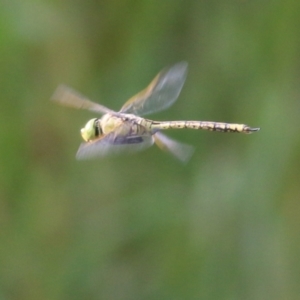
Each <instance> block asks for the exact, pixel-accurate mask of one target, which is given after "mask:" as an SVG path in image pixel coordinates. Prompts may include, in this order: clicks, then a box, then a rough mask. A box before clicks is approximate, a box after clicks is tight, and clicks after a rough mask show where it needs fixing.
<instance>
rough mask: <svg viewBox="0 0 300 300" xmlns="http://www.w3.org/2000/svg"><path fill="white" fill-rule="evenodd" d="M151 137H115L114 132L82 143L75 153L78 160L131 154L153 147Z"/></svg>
mask: <svg viewBox="0 0 300 300" xmlns="http://www.w3.org/2000/svg"><path fill="white" fill-rule="evenodd" d="M153 143H154V141H153V137H152V135H150V134H149V135H143V136H138V135H136V136H133V135H132V136H116V134H115V133H114V132H112V133H109V134H108V135H106V136H104V137H102V138H100V139H98V140H96V141H93V142H88V143H82V144H81V145H80V147H79V149H78V151H77V154H76V158H77V159H78V160H83V159H90V158H95V157H103V156H108V155H116V154H120V153H133V152H138V151H141V150H144V149H146V148H148V147H150V146H151V145H153Z"/></svg>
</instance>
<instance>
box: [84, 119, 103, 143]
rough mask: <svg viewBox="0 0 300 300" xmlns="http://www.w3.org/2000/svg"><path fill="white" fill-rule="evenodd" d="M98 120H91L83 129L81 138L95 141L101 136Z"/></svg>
mask: <svg viewBox="0 0 300 300" xmlns="http://www.w3.org/2000/svg"><path fill="white" fill-rule="evenodd" d="M96 120H97V119H96V118H95V119H91V120H89V121H88V122H87V123H86V125H85V126H84V128H82V129H81V131H80V132H81V136H82V138H83V139H84V140H85V141H86V142H89V141H93V140H94V139H95V138H96V137H97V136H98V135H99V129H98V126H97V125H96Z"/></svg>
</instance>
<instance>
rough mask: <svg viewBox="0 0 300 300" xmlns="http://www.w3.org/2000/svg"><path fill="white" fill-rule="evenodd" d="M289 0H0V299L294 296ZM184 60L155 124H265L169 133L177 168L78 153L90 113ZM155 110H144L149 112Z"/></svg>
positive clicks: (295, 201) (297, 192) (293, 47)
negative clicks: (82, 100) (87, 108)
mask: <svg viewBox="0 0 300 300" xmlns="http://www.w3.org/2000/svg"><path fill="white" fill-rule="evenodd" d="M299 8H300V7H299V2H297V1H294V0H289V1H264V2H261V1H251V2H247V1H233V0H231V1H229V0H228V1H213V2H211V1H179V0H176V1H148V0H145V1H140V2H137V1H116V0H115V1H101V2H99V3H97V2H94V1H84V2H83V1H76V2H74V1H72V2H71V1H64V2H59V1H45V0H40V1H33V0H30V1H26V2H21V1H4V2H2V3H1V10H0V45H1V46H0V69H1V74H2V75H1V81H0V87H1V91H2V102H1V103H2V106H1V110H0V133H1V146H0V166H1V167H0V168H1V172H0V222H1V231H0V242H1V247H0V263H1V269H0V299H31V300H32V299H172V300H173V299H298V295H299V292H300V291H299V284H298V282H299V279H300V278H299V268H300V262H299V258H298V256H299V255H298V254H299V250H300V249H299V248H300V243H299V238H298V236H299V231H300V223H299V219H300V218H299V213H300V211H299V210H300V205H299V199H300V189H299V184H298V181H299V175H300V174H299V163H298V162H299V153H300V152H299V147H300V140H299V137H298V136H299V135H298V130H297V129H298V115H299V113H298V112H299V108H300V107H299V78H300V76H299V57H298V56H299V55H298V53H299V50H300V49H299V48H300V41H299V33H298V31H299V30H298V28H299V25H300V24H299V20H300V18H299V17H300V16H299V11H300V10H299ZM181 60H187V61H188V62H189V64H190V72H189V75H188V78H187V82H186V85H185V87H184V89H183V91H182V93H181V95H180V98H179V100H178V102H177V103H176V104H174V106H173V107H172V108H170V109H169V110H168V111H166V112H162V113H160V114H157V115H153V118H154V119H161V120H163V119H195V120H197V119H200V120H201V119H202V120H219V121H228V122H241V123H246V124H249V125H251V126H260V127H261V128H262V129H261V131H260V132H259V133H257V134H253V135H251V136H246V135H245V136H244V135H226V134H218V133H210V132H195V131H178V132H170V135H171V136H172V137H174V138H177V139H178V140H182V141H184V142H186V143H190V144H193V145H195V146H196V147H197V151H196V152H195V155H194V157H193V158H192V160H191V161H190V163H189V164H188V165H187V166H182V165H181V164H180V163H177V162H176V161H174V160H173V159H172V157H169V156H167V155H166V154H165V153H162V152H160V151H159V150H158V149H156V148H154V147H153V148H151V149H149V150H147V151H145V152H143V153H139V154H137V155H134V156H124V157H123V156H120V157H116V158H108V159H104V160H96V161H91V162H77V161H75V158H74V156H75V153H76V150H77V147H78V145H79V143H80V142H81V141H80V136H79V133H78V132H79V129H80V128H81V126H83V124H84V123H85V122H86V120H87V119H88V118H90V117H91V116H92V114H90V113H87V112H83V111H72V110H69V109H66V108H63V107H59V106H55V105H54V104H53V103H51V102H50V101H49V98H50V96H51V94H52V92H53V91H54V89H55V88H56V86H57V85H58V84H59V83H62V82H63V83H66V84H68V85H70V86H73V87H74V88H76V89H77V90H79V91H81V92H82V93H83V94H85V95H87V96H88V97H90V98H91V99H93V100H95V101H99V102H101V103H102V104H104V105H107V106H108V107H110V108H112V109H116V110H117V109H118V108H119V107H121V106H122V104H123V103H124V101H126V99H128V98H129V97H130V96H132V95H133V94H135V93H136V92H138V91H139V90H141V89H143V88H144V87H145V86H146V85H147V84H148V83H149V82H150V80H151V79H152V78H153V77H154V76H155V74H156V73H157V72H158V71H159V70H161V69H162V68H163V67H165V66H167V65H170V64H172V63H175V62H177V61H181ZM151 117H152V116H151Z"/></svg>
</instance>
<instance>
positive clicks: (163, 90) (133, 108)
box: [120, 62, 188, 115]
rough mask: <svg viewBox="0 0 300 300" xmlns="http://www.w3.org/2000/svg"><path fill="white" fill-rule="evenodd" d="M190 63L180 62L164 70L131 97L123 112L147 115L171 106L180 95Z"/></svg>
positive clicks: (122, 109)
mask: <svg viewBox="0 0 300 300" xmlns="http://www.w3.org/2000/svg"><path fill="white" fill-rule="evenodd" d="M187 68H188V64H187V63H186V62H180V63H178V64H176V65H174V66H172V67H170V68H167V69H164V70H162V71H161V72H160V73H159V74H158V75H157V76H156V77H155V78H154V79H153V80H152V82H151V83H150V84H149V85H148V86H147V88H146V89H144V90H143V91H141V92H140V93H138V94H137V95H135V96H133V97H132V98H130V99H129V100H128V101H127V102H126V103H125V104H124V105H123V107H122V108H121V110H120V112H121V113H128V114H129V113H130V114H135V115H146V114H150V113H153V112H157V111H160V110H163V109H166V108H168V107H169V106H171V105H172V104H173V103H174V102H175V101H176V99H177V97H178V96H179V93H180V91H181V89H182V87H183V84H184V81H185V79H186V75H187Z"/></svg>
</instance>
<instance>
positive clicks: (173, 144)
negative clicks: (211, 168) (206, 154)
mask: <svg viewBox="0 0 300 300" xmlns="http://www.w3.org/2000/svg"><path fill="white" fill-rule="evenodd" d="M153 137H154V142H155V144H156V145H157V146H158V147H159V148H160V149H162V150H164V151H167V152H169V153H171V154H172V155H173V156H175V157H176V158H177V159H179V160H181V161H182V162H188V160H189V159H190V158H191V156H192V155H193V153H194V147H193V146H190V145H187V144H183V143H180V142H177V141H175V140H173V139H171V138H169V137H168V136H166V135H164V134H162V133H161V132H157V133H155V134H154V136H153Z"/></svg>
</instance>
